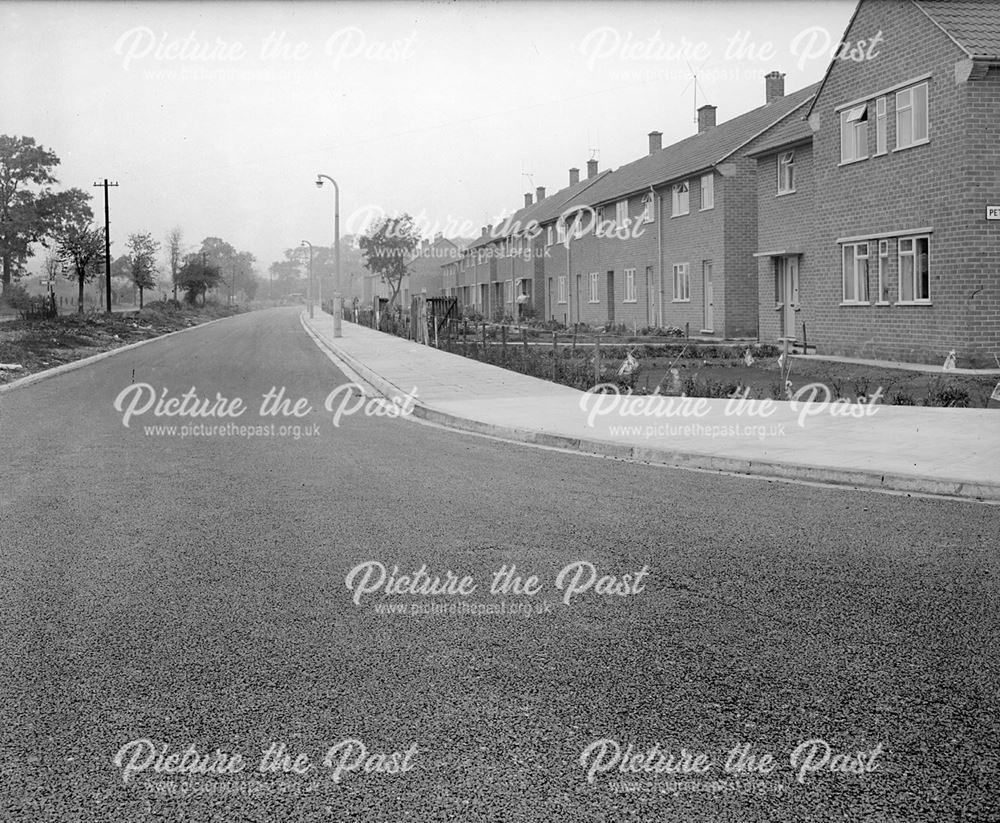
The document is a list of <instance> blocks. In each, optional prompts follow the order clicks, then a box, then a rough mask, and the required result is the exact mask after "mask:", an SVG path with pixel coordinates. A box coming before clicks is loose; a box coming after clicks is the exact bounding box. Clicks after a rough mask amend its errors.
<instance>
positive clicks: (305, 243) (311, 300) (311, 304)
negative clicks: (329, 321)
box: [299, 240, 323, 320]
mask: <svg viewBox="0 0 1000 823" xmlns="http://www.w3.org/2000/svg"><path fill="white" fill-rule="evenodd" d="M299 245H300V246H308V247H309V319H310V320H312V319H313V317H315V314H314V309H313V244H312V243H310V242H309V241H308V240H303V241H302V242H301V243H299ZM319 308H320V311H322V310H323V301H322V298H320V304H319Z"/></svg>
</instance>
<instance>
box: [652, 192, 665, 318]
mask: <svg viewBox="0 0 1000 823" xmlns="http://www.w3.org/2000/svg"><path fill="white" fill-rule="evenodd" d="M649 188H650V189H652V188H653V187H652V186H650V187H649ZM654 194H655V195H656V276H657V277H658V278H659V281H660V285H659V290H660V322H659V323H657V327H658V328H661V329H662V328H663V217H662V215H663V197H662V195H659V194H656V193H655V192H654Z"/></svg>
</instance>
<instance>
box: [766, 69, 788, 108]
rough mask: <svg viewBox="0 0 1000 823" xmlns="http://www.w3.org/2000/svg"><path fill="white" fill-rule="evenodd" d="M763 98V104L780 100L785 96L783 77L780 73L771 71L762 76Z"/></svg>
mask: <svg viewBox="0 0 1000 823" xmlns="http://www.w3.org/2000/svg"><path fill="white" fill-rule="evenodd" d="M764 96H765V100H764V102H765V103H770V102H771V101H772V100H780V99H781V98H782V97H784V96H785V75H783V74H782V73H781V72H780V71H772V72H771V73H770V74H765V75H764Z"/></svg>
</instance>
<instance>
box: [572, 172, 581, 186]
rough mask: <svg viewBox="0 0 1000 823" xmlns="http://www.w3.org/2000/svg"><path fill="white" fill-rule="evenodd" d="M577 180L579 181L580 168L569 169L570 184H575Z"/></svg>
mask: <svg viewBox="0 0 1000 823" xmlns="http://www.w3.org/2000/svg"><path fill="white" fill-rule="evenodd" d="M579 182H580V170H579V169H570V170H569V184H570V185H571V186H575V185H576V184H577V183H579Z"/></svg>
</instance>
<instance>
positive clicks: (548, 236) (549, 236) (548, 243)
mask: <svg viewBox="0 0 1000 823" xmlns="http://www.w3.org/2000/svg"><path fill="white" fill-rule="evenodd" d="M552 239H553V238H552V226H549V227H548V228H546V229H545V245H546V246H551V245H552Z"/></svg>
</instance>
